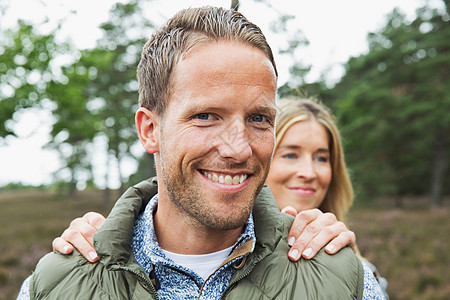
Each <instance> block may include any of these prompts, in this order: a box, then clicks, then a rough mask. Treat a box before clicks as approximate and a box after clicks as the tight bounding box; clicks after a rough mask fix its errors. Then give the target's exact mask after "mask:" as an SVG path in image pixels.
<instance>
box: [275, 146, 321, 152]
mask: <svg viewBox="0 0 450 300" xmlns="http://www.w3.org/2000/svg"><path fill="white" fill-rule="evenodd" d="M301 148H302V147H300V146H298V145H282V146H279V147H278V149H290V150H297V149H301ZM316 152H319V153H327V154H329V153H330V150H328V149H325V148H319V149H318V150H317V151H316Z"/></svg>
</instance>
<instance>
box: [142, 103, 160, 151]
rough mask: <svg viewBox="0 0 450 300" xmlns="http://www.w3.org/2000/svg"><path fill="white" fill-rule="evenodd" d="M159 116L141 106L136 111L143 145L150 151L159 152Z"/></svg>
mask: <svg viewBox="0 0 450 300" xmlns="http://www.w3.org/2000/svg"><path fill="white" fill-rule="evenodd" d="M159 121H160V119H159V117H158V115H157V114H156V113H155V112H154V111H152V110H149V109H147V108H143V107H141V108H139V110H138V111H137V112H136V128H137V132H138V134H139V139H140V140H141V143H142V146H144V148H145V151H147V152H148V153H157V152H159Z"/></svg>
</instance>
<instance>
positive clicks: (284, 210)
mask: <svg viewBox="0 0 450 300" xmlns="http://www.w3.org/2000/svg"><path fill="white" fill-rule="evenodd" d="M288 209H289V207H285V208H283V209H282V210H281V212H282V213H286V211H287V210H288Z"/></svg>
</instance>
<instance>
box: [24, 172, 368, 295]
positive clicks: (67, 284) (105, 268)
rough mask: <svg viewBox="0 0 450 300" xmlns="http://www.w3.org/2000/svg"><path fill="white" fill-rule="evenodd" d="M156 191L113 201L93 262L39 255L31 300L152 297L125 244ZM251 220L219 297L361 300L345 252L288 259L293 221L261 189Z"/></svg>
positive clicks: (152, 187)
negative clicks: (251, 242) (251, 233)
mask: <svg viewBox="0 0 450 300" xmlns="http://www.w3.org/2000/svg"><path fill="white" fill-rule="evenodd" d="M156 193H157V183H156V179H154V178H153V179H149V180H146V181H143V182H141V183H139V184H138V185H136V186H134V187H132V188H130V189H128V190H127V191H126V192H125V194H124V195H123V196H122V197H121V198H120V199H119V200H118V201H117V203H116V204H115V206H114V208H113V210H112V211H111V213H110V215H109V216H108V218H107V220H106V222H105V224H104V225H103V226H102V227H101V228H100V230H99V231H98V233H97V234H96V235H95V237H94V247H95V249H96V250H97V253H98V254H99V258H100V263H96V264H91V263H89V262H87V261H86V260H84V259H83V257H82V256H81V255H80V254H79V253H78V252H76V251H75V252H74V254H72V255H61V254H58V253H49V254H47V255H46V256H44V257H43V258H42V259H41V260H40V262H39V263H38V265H37V267H36V270H35V272H34V273H33V275H32V277H31V281H30V296H31V299H158V296H157V294H156V292H155V288H154V287H153V284H152V280H151V279H150V277H149V276H148V274H147V273H146V272H145V271H144V270H143V269H142V268H141V267H140V266H139V265H138V264H137V262H136V260H135V258H134V256H133V254H132V250H131V245H130V241H131V234H132V230H133V225H134V220H135V219H136V217H137V216H138V215H139V214H140V213H142V212H143V210H144V209H145V206H146V204H147V203H148V201H149V200H150V199H151V197H152V196H153V195H154V194H156ZM253 216H254V220H255V233H256V247H255V249H254V251H253V253H251V254H249V255H248V256H247V257H246V259H245V260H244V263H243V264H241V265H240V266H235V267H236V272H235V274H234V275H233V277H232V278H231V282H230V284H229V286H228V287H227V289H226V290H225V292H224V294H223V295H222V298H224V299H239V300H241V299H327V300H329V299H343V300H348V299H362V294H363V285H364V283H363V281H364V271H363V267H362V265H361V262H360V260H359V259H358V258H357V257H356V256H355V254H354V253H353V251H352V250H351V249H349V248H345V249H343V250H341V251H340V252H339V253H338V254H335V255H332V256H330V255H328V254H326V253H325V252H323V250H322V251H320V252H319V253H318V254H317V255H316V256H315V258H314V259H312V260H304V259H301V260H300V261H299V262H296V263H294V262H291V261H289V259H288V257H287V252H288V249H289V246H288V242H287V235H288V232H289V228H290V226H291V224H292V221H293V218H292V217H290V216H288V215H286V214H282V213H280V212H279V210H278V206H277V205H276V203H275V200H274V199H273V196H272V194H271V192H270V190H269V188H268V187H264V188H263V190H262V191H261V193H260V194H259V195H258V197H257V200H256V203H255V207H254V209H253ZM238 249H239V248H238ZM236 251H238V250H235V252H236ZM235 252H233V253H232V254H230V255H236V253H235ZM241 254H242V253H241ZM244 254H246V253H244Z"/></svg>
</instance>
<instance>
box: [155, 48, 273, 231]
mask: <svg viewBox="0 0 450 300" xmlns="http://www.w3.org/2000/svg"><path fill="white" fill-rule="evenodd" d="M275 93H276V78H275V73H274V70H273V67H272V65H271V63H270V61H269V59H268V58H267V57H266V56H265V54H264V53H263V52H262V51H260V50H259V49H256V48H254V47H251V46H248V45H244V44H242V43H239V42H231V41H220V42H215V43H209V44H206V45H202V46H197V47H195V48H193V49H191V50H190V51H189V52H188V53H186V55H185V56H183V58H182V59H181V60H180V61H179V62H178V64H177V65H176V66H175V69H174V73H173V78H172V86H171V91H170V96H169V100H168V106H167V109H166V111H165V112H164V115H163V117H162V118H161V127H160V135H159V153H158V154H157V155H158V156H159V161H160V165H161V175H162V178H163V182H161V183H160V184H162V185H160V197H164V195H168V198H170V199H171V201H173V202H174V203H175V204H176V206H177V207H178V208H179V209H180V212H181V213H182V215H183V216H187V217H188V219H190V220H192V221H193V223H192V224H195V225H199V226H206V227H208V228H211V229H218V230H228V229H236V228H239V227H241V226H243V225H244V224H245V222H246V221H247V219H248V217H249V215H250V212H251V210H252V207H253V204H254V199H255V197H256V195H257V194H258V193H259V191H260V190H261V187H262V185H263V184H264V181H265V179H266V176H267V173H268V170H269V166H270V160H271V155H272V151H273V147H274V126H275V115H276V109H275Z"/></svg>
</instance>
